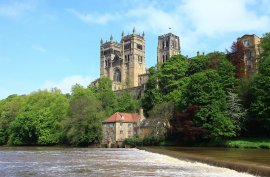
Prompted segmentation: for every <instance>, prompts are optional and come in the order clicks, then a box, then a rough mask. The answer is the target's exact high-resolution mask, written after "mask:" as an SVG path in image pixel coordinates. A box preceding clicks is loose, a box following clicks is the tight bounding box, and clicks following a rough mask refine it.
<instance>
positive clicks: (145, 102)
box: [142, 67, 162, 115]
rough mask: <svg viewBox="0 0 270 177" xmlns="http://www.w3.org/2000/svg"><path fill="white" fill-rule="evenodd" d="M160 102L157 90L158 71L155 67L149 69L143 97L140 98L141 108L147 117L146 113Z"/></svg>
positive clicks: (160, 96) (160, 97) (159, 94)
mask: <svg viewBox="0 0 270 177" xmlns="http://www.w3.org/2000/svg"><path fill="white" fill-rule="evenodd" d="M161 101H162V95H161V93H160V89H159V88H158V71H157V69H156V68H155V67H151V68H149V79H148V82H147V83H146V90H145V93H144V97H143V98H142V107H143V109H144V111H145V113H146V115H148V111H149V110H151V109H152V108H153V107H154V105H156V104H158V103H160V102H161Z"/></svg>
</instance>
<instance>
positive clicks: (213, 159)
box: [139, 147, 270, 176]
mask: <svg viewBox="0 0 270 177" xmlns="http://www.w3.org/2000/svg"><path fill="white" fill-rule="evenodd" d="M139 149H141V150H146V151H149V152H153V153H159V154H164V155H168V156H171V157H174V158H178V159H184V160H188V161H189V160H191V161H198V162H203V163H207V164H210V165H214V166H219V167H224V168H229V169H232V170H236V171H239V172H246V173H250V174H254V175H260V176H270V166H269V165H268V164H267V162H269V161H268V159H265V160H266V161H265V163H264V162H263V161H260V162H257V163H256V162H253V161H252V157H250V159H248V158H247V159H244V158H243V159H237V160H235V159H234V158H232V157H229V156H228V157H226V158H224V157H221V156H217V155H211V153H210V154H209V153H208V154H207V155H206V154H204V153H202V152H199V153H198V152H197V153H196V148H191V149H192V151H187V148H180V147H178V148H175V147H139ZM205 149H207V148H205ZM208 149H209V148H208ZM246 152H247V155H248V154H249V152H250V151H246ZM269 153H270V152H269ZM244 156H246V155H244ZM250 156H252V154H250ZM268 157H269V156H268Z"/></svg>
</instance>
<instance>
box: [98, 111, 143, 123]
mask: <svg viewBox="0 0 270 177" xmlns="http://www.w3.org/2000/svg"><path fill="white" fill-rule="evenodd" d="M138 121H139V114H137V113H131V114H130V113H122V112H116V113H114V114H113V115H111V116H110V117H108V118H107V119H105V120H104V121H103V123H106V122H138Z"/></svg>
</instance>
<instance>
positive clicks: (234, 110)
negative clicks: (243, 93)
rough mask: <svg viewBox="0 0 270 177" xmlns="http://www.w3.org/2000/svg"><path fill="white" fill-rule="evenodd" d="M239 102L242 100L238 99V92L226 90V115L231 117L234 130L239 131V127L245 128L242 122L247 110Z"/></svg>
mask: <svg viewBox="0 0 270 177" xmlns="http://www.w3.org/2000/svg"><path fill="white" fill-rule="evenodd" d="M241 103H242V101H241V100H240V98H239V96H238V94H236V93H233V92H228V95H227V111H226V115H227V116H228V117H229V118H230V119H231V121H232V122H233V124H234V125H235V126H236V130H237V131H238V132H240V131H241V129H244V128H245V127H244V122H245V119H246V116H247V110H246V109H244V107H243V105H242V104H241Z"/></svg>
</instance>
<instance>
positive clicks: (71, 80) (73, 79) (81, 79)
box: [41, 75, 94, 93]
mask: <svg viewBox="0 0 270 177" xmlns="http://www.w3.org/2000/svg"><path fill="white" fill-rule="evenodd" d="M93 80H94V79H93V78H91V77H89V76H81V75H74V76H69V77H66V78H64V79H63V80H61V81H59V82H55V81H52V80H48V81H46V82H45V83H44V84H43V86H42V87H41V89H51V88H55V87H56V88H58V89H60V90H61V91H62V92H63V93H70V92H71V87H72V86H73V85H75V84H80V85H82V86H84V87H86V86H88V85H89V84H90V83H91V82H92V81H93Z"/></svg>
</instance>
